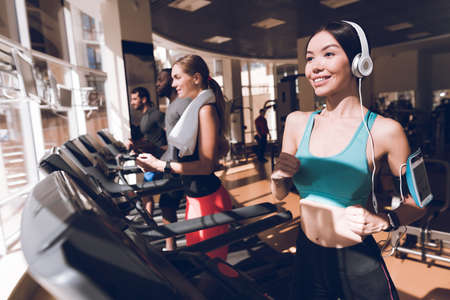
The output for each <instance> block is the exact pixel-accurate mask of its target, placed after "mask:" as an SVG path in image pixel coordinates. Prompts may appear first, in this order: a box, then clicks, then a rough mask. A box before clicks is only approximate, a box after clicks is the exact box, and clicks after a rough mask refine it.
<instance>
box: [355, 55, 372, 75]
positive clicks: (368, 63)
mask: <svg viewBox="0 0 450 300" xmlns="http://www.w3.org/2000/svg"><path fill="white" fill-rule="evenodd" d="M372 70H373V62H372V59H371V58H370V56H364V57H360V58H359V60H358V71H359V73H360V74H361V75H362V76H365V77H367V76H369V75H370V74H371V73H372Z"/></svg>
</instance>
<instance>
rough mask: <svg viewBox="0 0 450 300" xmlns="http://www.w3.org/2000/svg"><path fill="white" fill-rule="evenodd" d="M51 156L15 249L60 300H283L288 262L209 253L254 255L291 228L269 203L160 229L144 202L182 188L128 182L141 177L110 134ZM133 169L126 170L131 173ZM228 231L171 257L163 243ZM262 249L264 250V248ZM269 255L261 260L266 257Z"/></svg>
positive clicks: (166, 182)
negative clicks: (237, 248) (271, 234)
mask: <svg viewBox="0 0 450 300" xmlns="http://www.w3.org/2000/svg"><path fill="white" fill-rule="evenodd" d="M97 135H98V136H97V137H93V136H91V135H82V136H79V137H78V138H76V139H73V140H70V141H67V142H66V143H64V144H63V145H62V146H61V147H57V148H53V149H51V150H50V151H49V152H48V153H46V154H45V155H44V157H43V158H42V159H41V161H40V169H41V170H42V171H44V172H45V173H46V174H47V175H46V177H45V178H44V179H43V180H41V181H40V182H39V183H38V184H37V185H36V186H35V187H34V189H33V190H32V192H31V194H30V196H29V198H28V200H27V203H26V206H25V208H24V211H23V215H22V229H21V230H22V231H21V244H22V249H23V253H24V256H25V259H26V261H27V263H28V265H29V268H28V272H29V274H30V275H31V276H32V277H33V278H34V279H35V280H36V281H37V282H38V283H39V284H40V285H41V286H42V287H43V288H45V289H46V290H47V291H48V292H49V293H50V294H51V295H52V296H54V297H55V298H57V299H96V300H100V299H195V300H200V299H217V300H218V299H283V298H286V297H287V291H288V290H289V281H290V280H289V276H290V275H289V274H290V273H291V272H290V268H291V267H292V260H293V256H292V254H281V253H278V252H276V251H275V250H273V252H272V253H271V254H270V257H267V258H266V259H267V260H265V261H264V259H260V260H259V261H258V260H253V261H252V262H251V263H250V262H249V263H247V264H245V263H242V261H241V262H240V263H239V264H235V265H231V264H230V263H228V262H226V261H223V260H221V259H218V258H215V259H211V258H209V257H208V256H207V255H206V254H205V253H207V252H209V251H211V250H214V249H216V248H219V247H222V246H224V245H241V247H242V249H246V247H255V246H257V245H258V244H261V243H262V242H261V241H259V239H257V233H260V232H262V231H264V230H267V229H270V228H272V227H275V226H277V225H280V224H283V223H286V222H289V221H290V220H291V219H292V215H291V214H290V213H289V212H287V211H284V212H279V210H278V209H277V207H276V206H275V205H273V204H271V203H262V204H258V205H253V206H246V207H240V208H234V209H232V210H230V211H226V212H223V213H217V214H213V215H209V216H204V217H199V218H195V219H190V220H182V221H178V222H176V223H172V224H168V225H163V224H157V222H155V221H154V219H153V218H151V217H150V216H149V215H147V213H146V211H145V209H143V207H142V205H141V202H140V199H141V197H142V196H143V195H155V194H160V193H163V192H168V191H174V190H178V189H182V184H181V181H180V179H179V177H178V178H172V177H170V175H167V176H166V177H164V178H163V179H160V180H156V181H151V182H142V183H140V182H137V181H130V177H133V176H130V174H136V173H139V172H141V170H140V169H139V168H137V167H135V164H134V163H129V162H130V161H131V162H132V161H133V160H134V159H135V156H133V155H129V154H127V151H126V149H125V147H124V145H123V144H122V143H121V142H119V141H117V140H115V139H114V137H113V136H112V135H111V134H110V133H109V132H108V131H106V130H102V131H99V132H98V133H97ZM128 165H131V166H128ZM223 224H230V228H231V229H230V231H229V232H228V233H226V234H223V235H220V236H217V237H214V238H212V239H208V240H205V241H203V242H200V243H198V244H195V245H191V246H184V247H179V248H178V249H177V250H175V251H170V252H165V251H161V247H160V246H159V245H161V244H162V243H161V242H162V241H163V240H164V239H165V238H167V237H180V236H183V235H184V234H186V233H188V232H193V231H197V230H199V229H206V228H210V227H213V226H217V225H223ZM260 246H261V245H260ZM266 256H267V255H266Z"/></svg>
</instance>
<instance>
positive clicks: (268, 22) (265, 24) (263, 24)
mask: <svg viewBox="0 0 450 300" xmlns="http://www.w3.org/2000/svg"><path fill="white" fill-rule="evenodd" d="M284 23H286V22H285V21H283V20H279V19H275V18H267V19H264V20H262V21H259V22H256V23H253V24H252V25H253V26H256V27H260V28H264V29H270V28H273V27H276V26H279V25H282V24H284Z"/></svg>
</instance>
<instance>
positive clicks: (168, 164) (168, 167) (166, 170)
mask: <svg viewBox="0 0 450 300" xmlns="http://www.w3.org/2000/svg"><path fill="white" fill-rule="evenodd" d="M164 173H166V174H170V173H172V168H171V167H170V160H168V161H166V165H165V166H164Z"/></svg>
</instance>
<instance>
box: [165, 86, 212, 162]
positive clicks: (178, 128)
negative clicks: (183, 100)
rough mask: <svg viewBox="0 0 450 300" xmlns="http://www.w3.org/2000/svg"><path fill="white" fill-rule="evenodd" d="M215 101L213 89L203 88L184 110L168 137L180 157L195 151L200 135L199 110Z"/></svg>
mask: <svg viewBox="0 0 450 300" xmlns="http://www.w3.org/2000/svg"><path fill="white" fill-rule="evenodd" d="M215 102H216V97H215V95H214V92H213V91H212V90H211V89H207V90H202V91H201V92H200V93H199V94H198V95H197V97H195V99H194V100H192V101H191V103H189V105H188V106H187V107H186V109H185V110H184V112H183V114H182V115H181V117H180V119H179V120H178V122H177V124H175V126H174V127H173V129H172V131H171V132H170V134H169V136H168V138H167V140H168V143H169V144H171V145H173V146H175V147H176V148H177V149H178V150H179V153H178V156H179V157H183V156H186V155H192V154H193V153H194V151H195V147H196V145H197V136H198V112H199V110H200V108H201V107H202V106H203V105H205V104H209V103H215Z"/></svg>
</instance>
